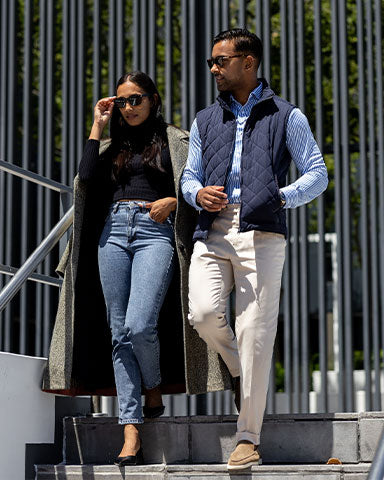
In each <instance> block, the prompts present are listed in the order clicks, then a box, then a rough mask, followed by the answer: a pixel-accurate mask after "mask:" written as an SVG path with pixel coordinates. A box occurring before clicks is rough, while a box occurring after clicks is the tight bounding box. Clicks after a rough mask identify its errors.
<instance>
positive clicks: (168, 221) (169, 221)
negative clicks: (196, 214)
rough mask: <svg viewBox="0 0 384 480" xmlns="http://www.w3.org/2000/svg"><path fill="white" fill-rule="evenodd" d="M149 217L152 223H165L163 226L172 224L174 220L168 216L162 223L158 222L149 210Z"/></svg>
mask: <svg viewBox="0 0 384 480" xmlns="http://www.w3.org/2000/svg"><path fill="white" fill-rule="evenodd" d="M148 218H149V220H150V221H151V222H152V223H154V224H155V225H163V226H164V225H172V222H171V220H170V218H169V217H167V218H166V219H165V220H164V222H162V223H160V222H157V221H156V220H154V219H153V218H152V217H151V216H150V214H149V212H148Z"/></svg>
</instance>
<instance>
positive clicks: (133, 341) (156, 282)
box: [98, 201, 174, 424]
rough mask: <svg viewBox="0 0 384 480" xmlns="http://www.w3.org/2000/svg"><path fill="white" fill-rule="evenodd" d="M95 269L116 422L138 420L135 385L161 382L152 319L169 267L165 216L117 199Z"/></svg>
mask: <svg viewBox="0 0 384 480" xmlns="http://www.w3.org/2000/svg"><path fill="white" fill-rule="evenodd" d="M98 257H99V271H100V279H101V285H102V288H103V293H104V298H105V303H106V307H107V318H108V322H109V326H110V328H111V332H112V346H113V353H112V360H113V367H114V373H115V381H116V389H117V396H118V400H119V410H120V414H119V423H122V424H126V423H142V422H143V419H142V411H141V385H142V384H143V385H144V387H145V388H147V389H151V388H154V387H156V386H158V385H159V384H160V382H161V376H160V364H159V356H160V345H159V339H158V336H157V321H158V316H159V311H160V308H161V306H162V304H163V300H164V297H165V294H166V292H167V289H168V287H169V283H170V281H171V278H172V273H173V269H174V234H173V226H172V223H171V220H170V219H169V218H168V219H167V220H166V221H165V222H164V223H158V222H155V221H154V220H152V219H151V218H150V216H149V210H147V209H145V208H143V207H140V206H139V205H138V203H137V202H132V201H131V202H117V203H114V204H113V205H112V206H111V208H110V211H109V215H108V217H107V220H106V223H105V226H104V230H103V233H102V234H101V237H100V241H99V252H98Z"/></svg>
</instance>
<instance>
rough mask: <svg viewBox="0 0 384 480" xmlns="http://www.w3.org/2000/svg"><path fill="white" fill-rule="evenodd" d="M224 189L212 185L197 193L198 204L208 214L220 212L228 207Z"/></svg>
mask: <svg viewBox="0 0 384 480" xmlns="http://www.w3.org/2000/svg"><path fill="white" fill-rule="evenodd" d="M223 190H224V187H219V186H218V185H210V186H209V187H204V188H202V189H201V190H199V191H198V192H197V195H196V200H197V202H198V203H199V204H200V205H201V206H202V207H203V208H204V210H207V211H208V212H220V210H222V209H223V208H225V207H226V205H227V203H228V200H227V194H226V193H224V192H223Z"/></svg>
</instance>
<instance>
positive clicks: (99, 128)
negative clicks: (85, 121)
mask: <svg viewBox="0 0 384 480" xmlns="http://www.w3.org/2000/svg"><path fill="white" fill-rule="evenodd" d="M103 130H104V125H99V124H98V123H96V122H94V123H93V125H92V128H91V133H90V134H89V139H90V140H99V141H100V140H101V136H102V135H103Z"/></svg>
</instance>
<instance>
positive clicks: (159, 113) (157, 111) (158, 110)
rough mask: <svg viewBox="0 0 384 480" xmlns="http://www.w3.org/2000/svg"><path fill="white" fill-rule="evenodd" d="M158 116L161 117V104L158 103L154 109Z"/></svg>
mask: <svg viewBox="0 0 384 480" xmlns="http://www.w3.org/2000/svg"><path fill="white" fill-rule="evenodd" d="M159 117H161V106H160V105H158V106H157V109H156V118H159Z"/></svg>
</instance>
